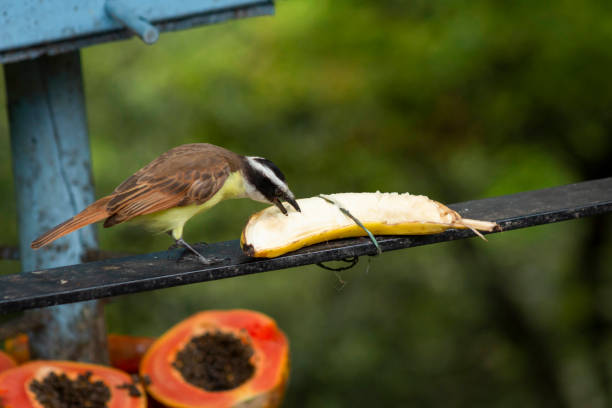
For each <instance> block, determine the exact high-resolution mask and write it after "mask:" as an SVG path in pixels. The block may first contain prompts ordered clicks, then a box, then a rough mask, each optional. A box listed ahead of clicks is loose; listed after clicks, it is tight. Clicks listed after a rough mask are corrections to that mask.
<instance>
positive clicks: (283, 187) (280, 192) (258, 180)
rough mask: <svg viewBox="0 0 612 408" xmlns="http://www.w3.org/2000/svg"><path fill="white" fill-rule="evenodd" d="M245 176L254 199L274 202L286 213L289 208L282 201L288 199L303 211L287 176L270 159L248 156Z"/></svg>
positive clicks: (248, 194)
mask: <svg viewBox="0 0 612 408" xmlns="http://www.w3.org/2000/svg"><path fill="white" fill-rule="evenodd" d="M244 178H245V181H246V183H245V186H246V194H247V196H248V197H249V198H251V199H252V200H255V201H261V202H265V203H272V204H274V205H276V206H277V207H278V209H279V210H281V212H282V213H283V214H285V215H287V209H286V208H285V207H284V206H283V204H282V202H281V201H287V202H288V203H289V204H291V205H292V206H293V208H295V209H296V210H297V211H300V212H301V210H300V206H299V205H298V203H297V201H295V196H294V195H293V193H292V192H291V190H289V186H288V185H287V182H286V180H285V176H284V175H283V173H282V172H281V171H280V169H279V168H278V167H276V165H275V164H274V163H272V162H271V161H270V160H268V159H264V158H262V157H253V156H247V157H246V166H245V170H244Z"/></svg>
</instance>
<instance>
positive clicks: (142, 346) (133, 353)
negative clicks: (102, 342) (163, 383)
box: [108, 334, 155, 374]
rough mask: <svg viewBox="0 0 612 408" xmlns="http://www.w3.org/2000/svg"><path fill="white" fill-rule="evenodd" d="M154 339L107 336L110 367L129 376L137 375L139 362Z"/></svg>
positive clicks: (116, 335)
mask: <svg viewBox="0 0 612 408" xmlns="http://www.w3.org/2000/svg"><path fill="white" fill-rule="evenodd" d="M154 341H155V339H154V338H153V337H139V336H127V335H122V334H109V335H108V354H109V357H110V364H111V366H113V367H115V368H118V369H120V370H123V371H125V372H127V373H130V374H136V373H138V367H139V365H140V360H142V357H143V356H144V354H145V352H146V351H147V350H148V349H149V347H150V346H151V344H153V342H154Z"/></svg>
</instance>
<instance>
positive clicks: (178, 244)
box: [168, 232, 222, 265]
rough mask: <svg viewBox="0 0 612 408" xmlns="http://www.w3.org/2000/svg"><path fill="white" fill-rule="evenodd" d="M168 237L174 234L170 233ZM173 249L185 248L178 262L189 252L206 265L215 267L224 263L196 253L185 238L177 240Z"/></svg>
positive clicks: (218, 259)
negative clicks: (214, 265)
mask: <svg viewBox="0 0 612 408" xmlns="http://www.w3.org/2000/svg"><path fill="white" fill-rule="evenodd" d="M168 235H170V236H172V233H171V232H168ZM172 247H176V248H178V247H181V248H184V251H183V253H182V254H181V256H179V258H178V260H177V261H180V260H181V259H182V258H183V257H185V255H186V254H187V253H189V252H191V253H192V254H193V255H195V256H196V257H197V258H198V260H199V261H200V262H202V263H203V264H204V265H213V264H216V263H219V262H221V261H222V259H220V258H215V257H210V258H206V257H205V256H204V255H202V254H201V253H199V252H198V251H196V250H195V249H194V248H193V247H192V246H191V245H189V244H188V243H187V242H186V241H185V240H184V239H183V238H179V239H175V240H174V245H172ZM172 247H171V248H172Z"/></svg>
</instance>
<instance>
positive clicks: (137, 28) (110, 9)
mask: <svg viewBox="0 0 612 408" xmlns="http://www.w3.org/2000/svg"><path fill="white" fill-rule="evenodd" d="M106 12H107V13H108V14H109V15H110V16H111V17H113V18H114V19H115V20H117V21H119V22H120V23H121V24H123V25H124V26H125V27H126V28H127V29H128V30H130V31H131V32H133V33H134V34H136V35H138V36H139V37H140V39H142V41H144V42H145V43H146V44H153V43H155V42H156V41H157V39H158V38H159V30H157V28H155V27H154V26H152V25H151V23H149V22H148V21H146V20H145V19H144V18H143V17H141V16H139V15H138V14H134V11H133V10H131V9H130V8H129V7H128V6H127V5H126V3H125V1H124V0H107V1H106Z"/></svg>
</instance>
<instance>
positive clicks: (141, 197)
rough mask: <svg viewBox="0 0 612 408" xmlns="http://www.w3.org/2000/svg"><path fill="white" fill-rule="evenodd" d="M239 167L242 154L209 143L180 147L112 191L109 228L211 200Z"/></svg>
mask: <svg viewBox="0 0 612 408" xmlns="http://www.w3.org/2000/svg"><path fill="white" fill-rule="evenodd" d="M238 166H239V156H238V155H236V154H235V153H232V152H230V151H229V150H226V149H223V148H221V147H218V146H214V145H209V144H203V143H199V144H190V145H183V146H179V147H176V148H174V149H172V150H170V151H168V152H166V153H164V154H163V155H161V156H160V157H158V158H157V159H155V160H154V161H152V162H151V163H150V164H148V165H147V166H145V167H143V168H142V169H141V170H139V171H138V172H136V173H135V174H134V175H133V176H131V177H130V178H128V179H127V180H125V181H124V182H123V183H122V184H121V185H119V187H117V188H116V189H115V191H114V192H113V194H111V199H110V200H109V202H108V204H107V210H108V213H109V214H111V215H110V216H109V217H108V218H107V220H106V221H105V222H104V226H105V227H110V226H113V225H115V224H118V223H121V222H124V221H128V220H130V219H132V218H134V217H137V216H139V215H145V214H151V213H154V212H157V211H162V210H167V209H169V208H173V207H177V206H185V205H190V204H202V203H204V202H206V201H207V200H208V199H210V198H211V197H212V196H213V195H215V193H216V192H217V191H219V189H220V188H221V187H222V186H223V183H225V180H226V179H227V177H228V176H229V175H230V174H231V172H233V171H236V170H237V169H238Z"/></svg>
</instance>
